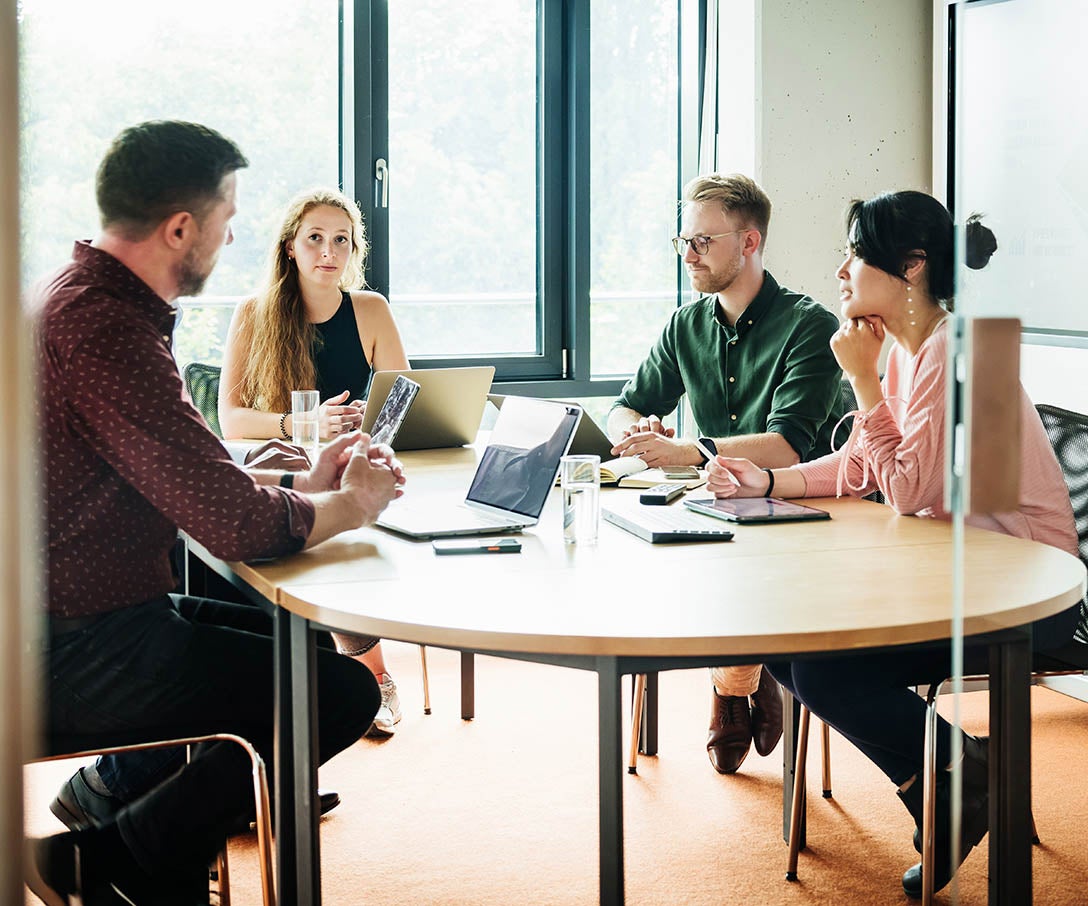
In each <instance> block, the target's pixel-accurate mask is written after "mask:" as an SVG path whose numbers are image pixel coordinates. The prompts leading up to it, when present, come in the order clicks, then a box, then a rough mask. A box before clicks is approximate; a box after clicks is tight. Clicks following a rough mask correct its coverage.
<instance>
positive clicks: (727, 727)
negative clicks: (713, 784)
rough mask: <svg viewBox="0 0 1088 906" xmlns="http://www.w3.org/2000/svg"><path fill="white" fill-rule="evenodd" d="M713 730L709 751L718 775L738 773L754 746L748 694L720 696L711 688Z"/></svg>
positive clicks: (711, 729) (711, 723) (711, 761)
mask: <svg viewBox="0 0 1088 906" xmlns="http://www.w3.org/2000/svg"><path fill="white" fill-rule="evenodd" d="M711 694H712V696H713V700H712V701H711V706H710V733H709V735H708V736H707V739H706V752H707V755H708V756H709V757H710V763H711V764H712V765H713V766H714V770H715V771H717V772H718V773H719V774H735V773H736V771H737V769H738V768H739V767H740V766H741V764H742V763H743V761H744V759H745V757H747V755H748V749H749V748H750V747H751V745H752V714H751V711H750V710H749V708H748V696H747V695H742V696H733V695H718V691H717V690H716V689H714V688H713V687H711Z"/></svg>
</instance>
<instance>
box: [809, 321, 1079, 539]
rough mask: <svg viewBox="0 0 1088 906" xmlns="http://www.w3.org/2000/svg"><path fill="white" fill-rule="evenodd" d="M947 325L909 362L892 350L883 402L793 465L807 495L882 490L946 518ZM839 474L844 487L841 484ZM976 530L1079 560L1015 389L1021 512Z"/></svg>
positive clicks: (1027, 405)
mask: <svg viewBox="0 0 1088 906" xmlns="http://www.w3.org/2000/svg"><path fill="white" fill-rule="evenodd" d="M947 367H948V329H947V321H945V322H943V323H941V324H940V325H938V327H937V329H936V330H935V331H934V332H933V334H932V335H931V336H930V337H929V338H928V339H927V340H926V341H925V342H923V343H922V346H921V348H920V349H919V350H918V352H917V353H916V354H915V355H914V356H911V355H910V354H909V353H908V352H907V351H906V350H905V349H903V348H902V347H900V346H899V345H898V344H896V345H894V346H893V347H892V352H891V354H890V355H889V356H888V370H887V373H886V374H885V375H884V380H883V382H882V387H883V390H884V402H882V403H879V404H877V406H876V407H874V408H873V409H871V410H870V411H869V412H866V413H864V414H862V415H858V416H856V417H855V419H854V428H853V431H852V432H851V434H850V439H849V440H848V441H847V442H846V444H845V445H844V446H843V447H842V448H840V449H839V450H837V451H836V452H834V453H830V454H828V455H827V456H823V457H821V458H819V459H816V460H813V461H812V462H808V463H802V464H800V465H798V466H794V468H795V469H798V470H799V471H800V472H801V474H802V475H803V476H804V478H805V483H806V490H805V496H807V497H830V496H832V495H836V496H838V495H841V494H842V493H848V494H851V495H853V496H856V497H863V496H865V495H866V494H869V493H871V492H873V491H875V490H878V489H879V490H880V491H881V492H882V493H883V494H884V497H885V499H886V500H887V502H888V504H889V505H890V506H891V507H893V508H894V509H895V511H896V512H897V513H902V514H904V515H916V516H928V517H932V518H936V519H949V518H951V514H950V513H949V512H948V511H947V510H945V509H944V442H945V441H944V432H945V372H946V371H947ZM840 471H841V473H842V481H841V483H840ZM966 521H967V523H968V524H970V525H974V526H978V527H979V528H985V529H990V530H991V531H995V532H1004V533H1005V534H1006V535H1014V536H1016V537H1018V538H1030V539H1032V540H1034V541H1042V542H1043V543H1045V544H1050V545H1052V546H1053V547H1057V548H1060V549H1061V550H1064V551H1067V552H1069V553H1070V554H1073V555H1074V556H1079V549H1078V544H1077V531H1076V525H1075V523H1074V520H1073V508H1072V506H1071V504H1070V502H1069V490H1068V488H1067V487H1066V485H1065V479H1064V478H1063V477H1062V470H1061V466H1059V465H1058V460H1057V457H1056V456H1055V455H1054V450H1053V448H1052V447H1051V445H1050V439H1049V438H1048V437H1047V434H1046V430H1045V429H1044V428H1043V424H1042V422H1041V421H1040V420H1039V415H1038V413H1037V412H1036V411H1035V407H1034V406H1033V405H1032V403H1031V400H1030V399H1028V395H1027V394H1026V393H1025V392H1024V390H1023V388H1021V389H1020V506H1019V508H1018V509H1017V510H1016V511H1015V512H1010V513H982V514H973V515H970V516H968V517H967V520H966Z"/></svg>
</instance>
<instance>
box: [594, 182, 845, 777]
mask: <svg viewBox="0 0 1088 906" xmlns="http://www.w3.org/2000/svg"><path fill="white" fill-rule="evenodd" d="M770 218H771V202H770V199H769V198H768V197H767V195H766V193H764V191H763V190H762V189H761V188H760V187H759V186H758V185H757V184H756V183H755V182H754V181H753V180H751V179H749V178H748V177H746V176H742V175H740V174H732V175H729V176H722V175H719V174H712V175H710V176H700V177H698V178H696V179H694V180H692V181H691V182H690V183H688V185H687V186H686V187H685V188H684V210H683V216H682V220H681V227H682V228H681V233H680V235H679V236H677V237H676V239H674V240H673V245H674V246H675V247H676V251H677V253H678V254H679V255H680V256H681V257H682V258H683V259H684V264H685V265H686V267H687V271H688V275H689V276H690V278H691V284H692V286H693V287H694V288H695V289H696V290H698V291H699V292H701V293H704V294H705V295H704V296H703V297H702V298H701V299H699V300H697V301H695V302H692V303H691V304H689V305H685V306H683V307H682V308H679V309H677V311H676V312H675V313H674V314H673V316H672V318H670V320H669V323H668V324H667V325H666V326H665V329H664V331H662V333H661V336H660V338H659V339H658V340H657V342H656V343H655V344H654V346H653V348H652V349H651V350H650V355H649V356H648V357H647V359H646V360H645V361H644V362H643V363H642V364H641V365H640V366H639V368H638V371H636V372H635V376H634V377H633V378H631V380H629V381H628V382H627V384H626V386H625V387H624V388H623V392H622V393H621V394H620V397H619V399H618V400H616V402H615V404H614V405H613V407H612V411H611V413H610V414H609V417H608V431H609V434H610V436H611V437H612V438H613V440H615V441H616V446H615V447H614V448H613V449H612V453H613V455H615V456H638V457H640V458H642V459H643V461H645V463H646V464H647V465H648V466H650V467H658V466H667V465H703V464H704V463H705V462H706V457H705V456H703V454H702V453H700V452H699V448H698V447H697V446H696V445H695V444H694V443H691V442H689V441H686V440H684V439H683V438H681V437H677V436H676V432H675V431H674V430H673V429H672V428H665V427H664V426H663V425H662V423H661V419H662V418H663V417H664V416H666V415H668V414H669V413H671V412H672V411H673V410H674V409H675V408H676V405H677V403H678V402H679V401H680V398H681V397H682V396H683V395H684V394H685V393H686V394H687V397H688V403H689V405H690V406H691V411H692V414H693V415H694V418H695V422H696V424H697V425H698V427H699V433H700V435H705V436H702V437H700V440H702V441H703V444H704V446H706V447H707V449H709V450H711V451H716V452H717V453H718V454H719V455H722V456H739V457H744V458H745V459H750V460H752V461H753V462H754V463H756V464H757V465H759V466H762V467H764V468H767V469H777V468H784V467H786V466H791V465H793V464H794V463H797V462H801V461H805V460H809V459H814V458H816V457H817V456H822V455H823V454H825V453H828V452H830V449H831V432H832V429H833V428H834V426H835V423H836V422H837V421H838V419H839V417H840V416H841V415H842V405H841V403H840V398H839V382H840V380H841V377H842V372H841V370H840V369H839V366H838V363H837V362H836V361H835V357H834V355H832V353H831V346H830V340H831V335H832V334H833V333H834V332H835V331H836V330H837V329H838V326H839V322H838V319H837V318H836V317H835V315H833V314H832V313H831V312H830V311H828V310H827V309H826V308H824V307H823V306H822V305H820V304H819V303H817V302H815V301H813V300H812V299H811V298H809V297H808V296H805V295H802V294H800V293H795V292H791V291H790V290H788V289H785V288H783V287H781V286H779V285H778V283H777V281H776V280H775V279H774V277H772V276H771V275H770V274H769V273H768V272H767V271H765V270H764V269H763V247H764V245H765V244H766V241H767V227H768V224H769V222H770ZM712 676H713V680H714V695H713V705H712V711H711V723H710V735H709V738H708V740H707V752H708V754H709V756H710V762H711V764H712V765H713V766H714V768H715V769H716V770H717V771H719V772H720V773H723V774H731V773H734V772H735V771H736V770H737V769H738V768H739V767H740V765H741V762H742V761H744V758H745V756H746V755H747V754H748V749H749V746H750V745H751V742H752V740H753V736H754V739H755V744H756V751H757V752H759V754H761V755H767V754H769V753H770V752H771V751H772V750H773V749H774V747H775V746H776V745H777V744H778V740H779V738H780V737H781V735H782V699H781V689H780V688H779V687H778V685H777V683H775V682H774V680H773V679H772V678H771V677H770V674H769V673H767V672H765V671H762V669H761V667H760V665H758V664H757V665H753V666H744V667H726V668H715V669H714V670H713V671H712ZM749 699H751V702H750V703H749Z"/></svg>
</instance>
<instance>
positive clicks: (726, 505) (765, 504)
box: [684, 497, 831, 523]
mask: <svg viewBox="0 0 1088 906" xmlns="http://www.w3.org/2000/svg"><path fill="white" fill-rule="evenodd" d="M684 506H686V507H687V508H688V509H689V510H694V511H695V512H696V513H705V514H706V515H708V516H715V517H717V518H718V519H726V520H728V521H729V522H738V523H755V522H805V521H808V520H812V519H830V518H831V514H830V513H828V512H826V511H825V510H818V509H816V507H812V506H805V505H804V504H801V503H794V502H793V501H792V500H779V499H778V498H777V497H723V498H720V499H718V498H714V497H700V498H697V499H694V500H693V499H691V498H690V497H689V498H687V499H685V500H684Z"/></svg>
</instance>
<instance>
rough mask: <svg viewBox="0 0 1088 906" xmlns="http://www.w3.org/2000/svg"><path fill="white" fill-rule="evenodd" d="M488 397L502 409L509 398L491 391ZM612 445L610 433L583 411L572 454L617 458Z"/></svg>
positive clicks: (607, 458)
mask: <svg viewBox="0 0 1088 906" xmlns="http://www.w3.org/2000/svg"><path fill="white" fill-rule="evenodd" d="M487 398H488V399H489V400H490V401H491V402H492V404H493V405H494V406H495V408H496V409H499V410H500V411H501V410H502V404H503V403H504V402H505V401H506V400H507V399H508V397H506V396H505V395H504V394H501V393H489V394H488V395H487ZM565 405H568V406H576V405H578V404H577V403H571V402H565ZM612 446H613V445H612V441H610V440H609V439H608V435H606V434H605V433H604V431H602V430H601V428H600V426H599V425H598V424H597V423H596V422H595V421H594V420H593V419H592V418H590V417H589V416H588V415H586V414H585V413H584V412H583V413H582V420H581V421H580V422H578V430H577V432H575V435H574V440H573V441H571V444H570V453H571V455H578V456H589V455H593V454H596V455H597V456H599V457H601V462H606V461H607V460H609V459H615V457H614V456H613V455H612Z"/></svg>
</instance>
